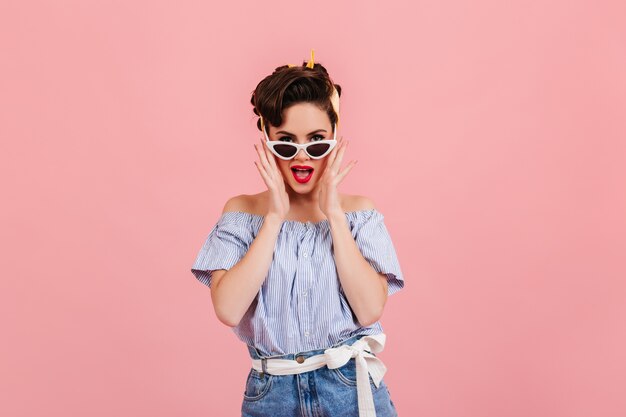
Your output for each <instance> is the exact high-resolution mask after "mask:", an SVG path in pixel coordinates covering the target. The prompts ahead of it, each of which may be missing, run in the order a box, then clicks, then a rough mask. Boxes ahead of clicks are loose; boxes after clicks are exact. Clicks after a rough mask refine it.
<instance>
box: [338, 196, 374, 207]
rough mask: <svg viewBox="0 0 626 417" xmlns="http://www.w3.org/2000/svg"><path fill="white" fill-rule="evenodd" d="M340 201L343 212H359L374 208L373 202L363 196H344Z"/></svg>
mask: <svg viewBox="0 0 626 417" xmlns="http://www.w3.org/2000/svg"><path fill="white" fill-rule="evenodd" d="M342 199H343V204H342V205H343V209H344V211H361V210H371V209H375V208H376V206H375V205H374V201H373V200H372V199H371V198H369V197H366V196H364V195H356V194H352V195H351V194H344V195H343V197H342Z"/></svg>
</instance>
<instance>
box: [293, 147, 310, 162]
mask: <svg viewBox="0 0 626 417" xmlns="http://www.w3.org/2000/svg"><path fill="white" fill-rule="evenodd" d="M295 159H297V160H299V161H304V160H306V159H309V155H307V154H306V152H304V149H299V150H298V153H297V154H296V156H295Z"/></svg>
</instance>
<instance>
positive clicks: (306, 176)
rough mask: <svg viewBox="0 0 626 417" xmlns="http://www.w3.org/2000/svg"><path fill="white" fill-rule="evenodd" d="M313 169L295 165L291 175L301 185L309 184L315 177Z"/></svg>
mask: <svg viewBox="0 0 626 417" xmlns="http://www.w3.org/2000/svg"><path fill="white" fill-rule="evenodd" d="M313 171H314V169H313V167H310V166H308V165H294V166H292V167H291V173H292V174H293V177H294V178H295V179H296V181H298V182H299V183H301V184H304V183H307V182H309V180H310V179H311V177H313Z"/></svg>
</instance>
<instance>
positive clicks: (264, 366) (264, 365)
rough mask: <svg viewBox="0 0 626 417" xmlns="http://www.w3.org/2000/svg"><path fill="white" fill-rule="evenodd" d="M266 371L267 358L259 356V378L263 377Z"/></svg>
mask: <svg viewBox="0 0 626 417" xmlns="http://www.w3.org/2000/svg"><path fill="white" fill-rule="evenodd" d="M266 373H267V358H261V378H265V374H266Z"/></svg>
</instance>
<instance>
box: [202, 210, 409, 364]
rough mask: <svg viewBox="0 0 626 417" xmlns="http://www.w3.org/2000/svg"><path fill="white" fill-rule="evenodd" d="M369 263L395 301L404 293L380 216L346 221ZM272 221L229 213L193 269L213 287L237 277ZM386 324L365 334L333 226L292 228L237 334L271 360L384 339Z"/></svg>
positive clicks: (366, 214) (354, 214)
mask: <svg viewBox="0 0 626 417" xmlns="http://www.w3.org/2000/svg"><path fill="white" fill-rule="evenodd" d="M345 215H346V218H347V220H348V224H349V226H350V229H351V231H352V235H353V237H354V239H355V241H356V244H357V246H358V247H359V249H360V251H361V253H362V254H363V257H364V258H365V259H366V260H367V261H368V262H369V263H370V265H372V267H373V268H374V269H375V270H376V271H377V272H382V273H385V274H386V276H387V282H388V294H389V295H391V294H393V293H395V292H396V291H398V290H400V289H401V288H403V287H404V277H403V275H402V271H401V270H400V264H399V262H398V258H397V255H396V251H395V248H394V246H393V243H392V241H391V237H390V236H389V232H388V231H387V228H386V226H385V223H384V216H383V215H382V214H381V213H380V212H379V211H377V210H376V209H368V210H358V211H351V212H346V213H345ZM264 218H265V217H264V216H261V215H259V214H251V213H246V212H243V211H230V212H225V213H222V215H221V217H220V218H219V219H218V221H217V223H216V224H215V225H214V226H213V228H212V229H211V231H210V232H209V235H208V237H207V238H206V241H205V242H204V245H203V246H202V248H201V249H200V252H199V253H198V255H197V258H196V260H195V262H194V264H193V267H192V268H191V272H192V273H193V274H194V276H195V277H196V278H197V279H198V280H199V281H200V282H202V283H203V284H205V285H207V286H209V287H210V286H211V272H212V271H214V270H216V269H230V268H232V267H233V266H234V265H235V264H236V263H237V262H239V260H240V259H241V258H242V257H243V256H244V255H245V254H246V252H247V250H248V248H249V247H250V244H251V243H252V241H253V240H254V239H255V237H256V236H257V234H258V232H259V229H260V228H261V225H262V224H263V220H264ZM382 331H383V329H382V326H381V325H380V322H376V323H374V324H372V325H370V326H366V327H362V326H361V325H360V324H359V323H358V322H357V320H356V316H355V315H354V314H353V313H352V310H351V309H350V305H349V304H348V300H347V298H346V296H345V293H344V292H343V289H342V287H341V283H340V281H339V276H338V274H337V270H336V266H335V261H334V258H333V252H332V235H331V230H330V223H329V222H328V220H327V219H324V220H322V221H319V222H310V221H309V222H299V221H295V220H285V221H283V223H282V225H281V229H280V232H279V234H278V238H277V240H276V246H275V248H274V258H273V260H272V263H271V265H270V268H269V270H268V274H267V277H266V279H265V281H264V282H263V284H262V285H261V288H260V290H259V293H258V294H257V296H256V298H255V299H254V301H253V302H252V304H251V305H250V308H249V309H248V310H247V312H246V313H245V315H244V316H243V318H242V319H241V321H240V322H239V324H238V325H237V326H235V327H233V332H234V333H235V334H236V335H237V336H238V337H239V339H241V340H242V341H243V342H244V343H246V344H247V345H250V346H253V347H255V348H257V349H258V350H259V351H260V352H261V354H264V355H282V354H286V353H299V352H304V351H308V350H313V349H322V348H326V347H330V346H332V345H334V344H336V343H338V342H340V341H343V340H345V339H348V338H350V337H352V336H355V335H361V334H363V335H371V334H378V333H382Z"/></svg>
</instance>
